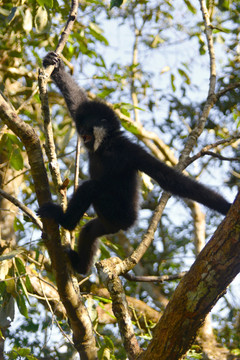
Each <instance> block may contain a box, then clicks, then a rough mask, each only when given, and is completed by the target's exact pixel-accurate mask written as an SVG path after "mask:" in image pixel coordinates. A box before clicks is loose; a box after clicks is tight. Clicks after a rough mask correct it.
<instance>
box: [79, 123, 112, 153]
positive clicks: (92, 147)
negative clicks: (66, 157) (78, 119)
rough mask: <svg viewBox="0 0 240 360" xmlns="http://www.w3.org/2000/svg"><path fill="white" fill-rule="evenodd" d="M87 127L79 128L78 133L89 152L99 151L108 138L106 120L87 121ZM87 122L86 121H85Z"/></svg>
mask: <svg viewBox="0 0 240 360" xmlns="http://www.w3.org/2000/svg"><path fill="white" fill-rule="evenodd" d="M85 120H86V123H87V126H84V127H83V126H79V127H77V130H78V133H79V135H80V137H81V139H82V141H83V143H84V146H85V148H86V149H87V150H88V151H93V152H95V151H97V150H98V149H99V147H100V146H101V145H102V144H103V143H104V140H105V138H106V136H107V128H105V127H104V122H106V120H105V119H101V120H99V121H96V120H92V119H85ZM84 122H85V121H84Z"/></svg>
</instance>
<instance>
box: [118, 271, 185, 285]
mask: <svg viewBox="0 0 240 360" xmlns="http://www.w3.org/2000/svg"><path fill="white" fill-rule="evenodd" d="M185 274H186V271H184V272H181V273H179V274H176V275H162V276H135V275H131V274H125V275H124V277H125V279H127V280H129V281H135V282H157V283H162V282H164V281H173V280H178V279H182V278H183V276H184V275H185Z"/></svg>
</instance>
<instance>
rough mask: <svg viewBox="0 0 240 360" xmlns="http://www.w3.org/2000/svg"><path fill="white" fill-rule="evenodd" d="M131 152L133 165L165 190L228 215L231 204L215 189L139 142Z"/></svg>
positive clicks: (132, 147)
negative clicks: (148, 151) (153, 153)
mask: <svg viewBox="0 0 240 360" xmlns="http://www.w3.org/2000/svg"><path fill="white" fill-rule="evenodd" d="M129 153H130V154H132V156H133V157H132V161H133V166H134V164H135V166H137V169H138V170H140V171H142V172H144V173H146V174H147V175H149V176H150V177H151V178H153V179H154V180H156V181H157V182H158V184H159V185H160V186H161V188H163V189H164V190H165V191H168V192H170V193H171V194H173V195H177V196H180V197H183V198H187V199H191V200H194V201H197V202H199V203H200V204H203V205H205V206H207V207H209V208H210V209H213V210H216V211H218V212H220V213H221V214H223V215H226V214H227V212H228V210H229V209H230V206H231V204H230V203H229V202H227V201H226V200H225V199H224V198H223V197H222V196H221V195H219V194H217V193H216V192H215V191H212V190H210V189H208V188H207V187H206V186H204V185H202V184H200V183H199V182H197V181H195V180H193V179H191V178H190V177H187V176H185V175H183V174H182V173H180V172H178V171H177V170H175V169H174V168H171V167H169V166H167V165H166V164H164V163H163V162H161V161H160V160H158V159H156V158H154V157H153V156H152V155H150V154H148V153H147V152H146V151H145V150H144V149H143V148H141V147H140V146H138V145H137V144H132V146H131V149H129Z"/></svg>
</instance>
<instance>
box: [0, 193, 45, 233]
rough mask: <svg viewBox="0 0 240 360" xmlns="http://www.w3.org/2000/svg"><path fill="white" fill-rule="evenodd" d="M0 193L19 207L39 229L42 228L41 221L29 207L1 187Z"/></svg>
mask: <svg viewBox="0 0 240 360" xmlns="http://www.w3.org/2000/svg"><path fill="white" fill-rule="evenodd" d="M0 195H1V196H3V197H4V198H5V199H7V200H8V201H10V202H11V203H13V204H14V205H15V206H17V207H18V208H19V209H21V210H22V211H23V212H24V213H25V214H26V215H27V216H28V217H29V218H30V219H31V220H32V221H33V222H34V224H36V225H37V226H38V228H39V229H40V230H43V225H42V222H41V221H40V220H39V218H38V217H37V216H36V215H35V213H34V212H33V211H32V210H31V209H29V208H28V207H27V206H25V205H24V204H23V203H21V202H20V201H19V200H17V199H16V198H15V197H13V196H12V195H10V194H8V193H6V192H5V191H4V190H2V189H0Z"/></svg>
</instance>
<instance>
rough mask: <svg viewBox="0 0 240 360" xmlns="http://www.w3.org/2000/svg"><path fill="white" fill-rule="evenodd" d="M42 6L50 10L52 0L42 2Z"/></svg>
mask: <svg viewBox="0 0 240 360" xmlns="http://www.w3.org/2000/svg"><path fill="white" fill-rule="evenodd" d="M44 5H46V6H47V7H48V8H50V9H52V7H53V0H44Z"/></svg>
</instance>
